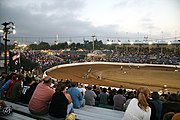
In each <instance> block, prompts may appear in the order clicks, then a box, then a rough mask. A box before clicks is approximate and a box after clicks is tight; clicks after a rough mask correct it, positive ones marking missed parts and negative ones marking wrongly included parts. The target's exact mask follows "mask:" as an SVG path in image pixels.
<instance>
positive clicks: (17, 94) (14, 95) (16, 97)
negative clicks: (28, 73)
mask: <svg viewBox="0 0 180 120" xmlns="http://www.w3.org/2000/svg"><path fill="white" fill-rule="evenodd" d="M23 79H24V76H23V75H21V74H19V75H18V79H17V80H16V83H15V84H14V86H12V91H11V92H10V93H9V98H7V100H8V101H11V102H20V101H21V91H22V86H21V82H22V81H23Z"/></svg>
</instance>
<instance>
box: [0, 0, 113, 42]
mask: <svg viewBox="0 0 180 120" xmlns="http://www.w3.org/2000/svg"><path fill="white" fill-rule="evenodd" d="M2 1H3V2H1V3H0V15H1V17H0V22H1V23H3V22H4V21H13V22H14V23H15V25H16V31H17V34H16V35H14V36H15V37H27V36H28V37H29V36H33V37H34V36H39V37H55V36H56V34H59V37H64V36H66V37H67V38H68V37H71V36H91V34H92V33H96V34H99V35H102V34H103V33H104V34H103V35H106V33H107V34H111V33H115V29H116V26H114V27H112V26H111V25H110V26H102V27H94V26H93V25H92V24H91V23H90V22H85V21H81V20H79V19H78V18H77V17H78V12H79V10H81V9H82V8H83V6H84V3H83V1H82V0H66V1H60V0H55V1H53V2H52V1H51V2H49V3H48V2H46V1H44V2H40V3H39V4H35V3H29V4H28V5H27V4H24V5H18V3H12V4H14V6H13V5H9V4H10V1H8V2H7V1H6V0H2ZM11 2H12V1H11ZM18 2H19V4H20V2H24V1H18ZM36 39H37V38H35V40H36ZM71 39H72V41H73V38H71ZM48 40H49V42H52V41H53V40H52V39H48ZM81 40H82V39H81ZM74 42H78V41H77V39H76V41H74Z"/></svg>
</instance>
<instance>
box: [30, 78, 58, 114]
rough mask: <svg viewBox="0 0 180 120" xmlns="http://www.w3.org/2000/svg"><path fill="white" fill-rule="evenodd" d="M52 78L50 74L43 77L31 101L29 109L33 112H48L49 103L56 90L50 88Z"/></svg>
mask: <svg viewBox="0 0 180 120" xmlns="http://www.w3.org/2000/svg"><path fill="white" fill-rule="evenodd" d="M51 82H52V80H51V78H50V77H49V76H47V77H45V78H44V79H43V83H39V84H38V85H37V87H36V89H35V91H34V93H33V96H32V97H31V100H30V101H29V106H28V107H29V111H30V112H31V113H33V114H37V115H43V114H46V113H48V109H49V104H50V102H51V99H52V95H53V94H54V93H55V90H54V89H52V88H50V86H51Z"/></svg>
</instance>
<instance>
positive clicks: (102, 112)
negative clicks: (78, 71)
mask: <svg viewBox="0 0 180 120" xmlns="http://www.w3.org/2000/svg"><path fill="white" fill-rule="evenodd" d="M5 102H6V103H7V105H12V106H13V110H14V112H15V114H16V113H17V114H21V115H24V116H28V117H31V118H32V119H38V120H51V117H50V116H49V115H41V116H39V115H34V114H32V113H30V111H29V109H28V107H27V106H23V105H19V104H15V103H11V102H8V101H5ZM14 112H13V114H14ZM74 112H75V114H76V115H77V119H80V120H121V119H122V117H123V115H124V112H122V111H116V110H111V109H105V108H100V107H93V106H88V105H85V107H82V108H80V109H74ZM8 117H9V116H8ZM24 119H25V118H24ZM25 120H26V119H25ZM27 120H28V119H27Z"/></svg>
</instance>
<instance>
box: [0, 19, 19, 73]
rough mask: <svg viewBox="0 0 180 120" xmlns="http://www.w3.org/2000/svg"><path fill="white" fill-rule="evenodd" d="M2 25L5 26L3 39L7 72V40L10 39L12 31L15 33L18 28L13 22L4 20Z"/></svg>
mask: <svg viewBox="0 0 180 120" xmlns="http://www.w3.org/2000/svg"><path fill="white" fill-rule="evenodd" d="M1 25H3V26H4V28H3V34H4V37H3V40H4V53H5V55H4V56H5V57H4V67H5V72H6V73H7V42H8V41H10V40H8V39H7V37H8V36H7V35H8V34H10V33H13V34H15V33H16V30H15V25H14V23H13V22H4V23H2V24H1Z"/></svg>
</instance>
